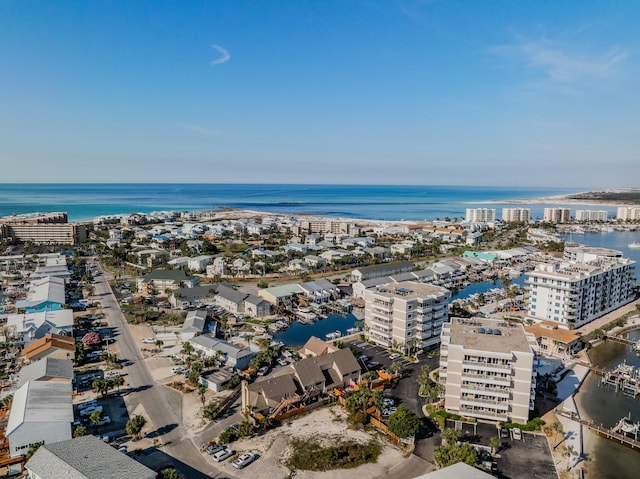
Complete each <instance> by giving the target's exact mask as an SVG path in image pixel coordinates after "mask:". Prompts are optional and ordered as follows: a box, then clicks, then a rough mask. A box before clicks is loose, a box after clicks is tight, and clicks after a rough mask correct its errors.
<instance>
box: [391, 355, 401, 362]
mask: <svg viewBox="0 0 640 479" xmlns="http://www.w3.org/2000/svg"><path fill="white" fill-rule="evenodd" d="M399 357H400V355H399V354H398V353H391V354H390V355H389V359H391V361H393V360H395V359H398V358H399Z"/></svg>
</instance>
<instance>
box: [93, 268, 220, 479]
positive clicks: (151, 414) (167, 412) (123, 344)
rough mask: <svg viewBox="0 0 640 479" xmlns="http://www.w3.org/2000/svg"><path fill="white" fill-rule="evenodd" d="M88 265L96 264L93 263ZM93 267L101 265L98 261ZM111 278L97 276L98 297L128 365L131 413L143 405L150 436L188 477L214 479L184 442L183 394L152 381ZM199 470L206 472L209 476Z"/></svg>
mask: <svg viewBox="0 0 640 479" xmlns="http://www.w3.org/2000/svg"><path fill="white" fill-rule="evenodd" d="M88 262H89V263H93V260H89V261H88ZM93 264H96V266H99V265H98V264H97V262H96V263H93ZM109 279H110V278H109V275H108V274H106V273H103V274H102V275H100V276H97V277H96V280H97V281H96V284H95V285H94V286H95V295H96V296H97V297H99V300H100V302H101V305H102V310H103V312H104V314H105V319H106V321H107V323H108V325H109V327H110V328H112V330H113V332H114V338H115V343H113V344H112V345H111V348H112V350H113V348H115V350H116V351H117V354H118V357H119V358H120V360H121V361H123V364H125V366H124V367H125V371H126V373H127V375H128V380H129V386H130V388H129V391H130V392H129V394H128V396H127V397H126V401H125V402H126V404H127V409H128V410H129V413H130V414H131V413H132V412H133V411H134V410H135V409H136V407H138V405H139V404H142V407H143V408H144V412H145V416H146V419H147V421H148V422H150V423H152V424H153V426H155V428H156V429H155V430H154V431H152V432H150V433H149V434H148V437H151V438H155V437H157V438H158V439H159V440H160V443H161V444H162V446H161V447H162V450H163V451H164V452H165V453H166V454H167V455H168V456H170V457H171V458H172V462H173V464H174V465H175V467H176V469H178V470H179V471H180V472H182V473H183V474H184V475H185V477H189V478H196V479H197V478H200V477H202V478H205V477H214V476H215V475H216V474H217V473H218V471H217V470H216V469H215V468H213V467H212V466H211V464H209V463H208V462H207V461H206V460H205V459H204V458H203V457H202V453H201V452H200V451H199V450H198V448H197V447H196V445H195V444H194V443H193V441H191V440H190V439H187V440H185V438H186V431H185V428H184V426H183V424H182V396H181V394H180V393H179V392H177V391H174V390H172V389H169V388H167V387H165V386H164V385H161V384H157V383H156V382H155V380H154V379H153V376H152V375H151V373H150V371H149V369H148V368H147V365H146V363H145V361H144V360H143V357H142V353H141V351H140V348H139V347H138V345H137V343H136V341H135V339H134V337H133V335H132V334H131V332H130V331H129V328H128V326H127V323H126V320H125V317H124V314H122V310H121V309H120V306H119V304H118V303H117V301H116V298H115V296H114V294H113V291H112V290H111V287H110V286H109V283H108V280H109ZM178 458H179V459H178ZM200 471H207V474H205V473H203V472H200Z"/></svg>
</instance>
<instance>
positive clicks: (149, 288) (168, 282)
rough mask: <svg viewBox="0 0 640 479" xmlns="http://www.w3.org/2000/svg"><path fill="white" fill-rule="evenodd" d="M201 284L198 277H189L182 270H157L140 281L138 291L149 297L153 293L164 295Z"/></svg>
mask: <svg viewBox="0 0 640 479" xmlns="http://www.w3.org/2000/svg"><path fill="white" fill-rule="evenodd" d="M199 284H200V278H198V277H197V276H187V273H185V272H184V271H183V270H181V269H156V270H153V271H152V272H151V273H149V274H146V275H145V276H143V277H142V278H140V279H138V291H139V292H140V293H141V294H143V295H145V296H149V295H151V293H152V292H154V291H155V292H157V293H163V292H164V291H166V290H176V289H178V288H184V287H187V288H193V287H194V286H198V285H199Z"/></svg>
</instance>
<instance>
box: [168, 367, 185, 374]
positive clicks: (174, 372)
mask: <svg viewBox="0 0 640 479" xmlns="http://www.w3.org/2000/svg"><path fill="white" fill-rule="evenodd" d="M171 372H172V373H173V374H179V373H181V372H184V367H183V366H174V367H172V368H171Z"/></svg>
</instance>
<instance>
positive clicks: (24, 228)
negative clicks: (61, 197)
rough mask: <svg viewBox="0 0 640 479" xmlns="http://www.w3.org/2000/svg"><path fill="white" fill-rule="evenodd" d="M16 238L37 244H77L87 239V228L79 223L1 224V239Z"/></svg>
mask: <svg viewBox="0 0 640 479" xmlns="http://www.w3.org/2000/svg"><path fill="white" fill-rule="evenodd" d="M3 238H15V239H17V240H18V241H30V242H32V243H35V244H70V245H76V244H80V243H84V242H85V241H86V240H87V228H86V226H85V225H83V224H78V223H6V224H0V239H3Z"/></svg>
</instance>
